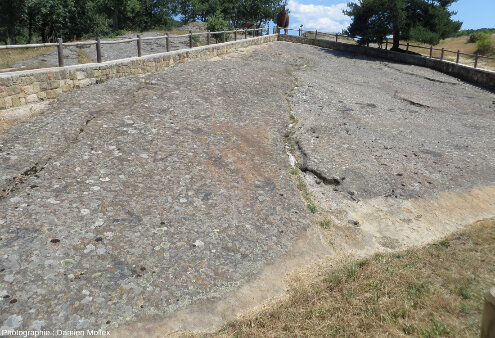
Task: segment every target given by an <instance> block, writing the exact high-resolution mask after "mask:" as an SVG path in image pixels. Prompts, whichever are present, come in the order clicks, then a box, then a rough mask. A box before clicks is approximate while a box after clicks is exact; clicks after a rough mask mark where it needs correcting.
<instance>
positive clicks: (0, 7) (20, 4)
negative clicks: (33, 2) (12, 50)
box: [0, 0, 26, 44]
mask: <svg viewBox="0 0 495 338" xmlns="http://www.w3.org/2000/svg"><path fill="white" fill-rule="evenodd" d="M25 9H26V0H2V1H0V32H2V33H3V35H4V40H7V39H6V38H8V40H10V43H11V44H15V43H17V35H18V34H19V31H20V29H21V28H22V24H23V21H24V15H23V14H24V12H25Z"/></svg>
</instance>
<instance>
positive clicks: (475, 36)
mask: <svg viewBox="0 0 495 338" xmlns="http://www.w3.org/2000/svg"><path fill="white" fill-rule="evenodd" d="M487 37H488V38H489V35H488V33H485V32H474V33H472V34H471V35H469V42H472V43H475V42H478V41H480V40H484V39H486V38H487Z"/></svg>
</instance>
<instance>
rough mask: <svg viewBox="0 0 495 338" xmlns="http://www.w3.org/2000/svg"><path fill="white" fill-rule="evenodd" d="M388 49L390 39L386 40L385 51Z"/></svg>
mask: <svg viewBox="0 0 495 338" xmlns="http://www.w3.org/2000/svg"><path fill="white" fill-rule="evenodd" d="M387 49H388V39H387V40H385V50H387Z"/></svg>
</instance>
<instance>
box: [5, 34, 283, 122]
mask: <svg viewBox="0 0 495 338" xmlns="http://www.w3.org/2000/svg"><path fill="white" fill-rule="evenodd" d="M276 40H277V36H276V35H275V34H271V35H265V36H260V37H256V38H252V39H248V40H238V41H230V42H225V43H219V44H214V45H208V46H199V47H194V48H192V49H183V50H178V51H171V52H164V53H157V54H150V55H145V56H142V57H132V58H127V59H121V60H113V61H106V62H102V63H88V64H83V65H74V66H67V67H63V68H59V67H53V68H43V69H35V70H25V71H18V72H11V73H3V74H0V111H1V110H3V109H7V108H12V107H17V106H22V105H24V104H26V103H32V102H37V101H42V100H44V99H53V98H56V97H58V96H59V95H60V94H62V93H64V92H67V91H70V90H73V89H77V88H81V87H86V86H89V85H92V84H96V83H101V82H104V81H107V80H109V79H111V78H117V77H125V76H129V75H137V74H146V73H152V72H156V71H162V70H164V69H166V68H167V67H169V66H171V65H173V64H176V63H181V62H185V61H187V60H190V59H207V58H211V57H214V56H217V55H223V54H227V53H229V52H231V51H235V50H237V49H239V48H244V47H248V46H252V45H259V44H263V43H268V42H273V41H276ZM0 116H1V113H0Z"/></svg>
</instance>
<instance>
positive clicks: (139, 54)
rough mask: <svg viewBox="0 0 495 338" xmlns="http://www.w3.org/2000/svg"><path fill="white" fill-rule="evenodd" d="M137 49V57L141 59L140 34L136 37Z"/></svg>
mask: <svg viewBox="0 0 495 338" xmlns="http://www.w3.org/2000/svg"><path fill="white" fill-rule="evenodd" d="M137 49H138V57H141V56H142V55H143V53H142V51H141V34H138V36H137Z"/></svg>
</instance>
